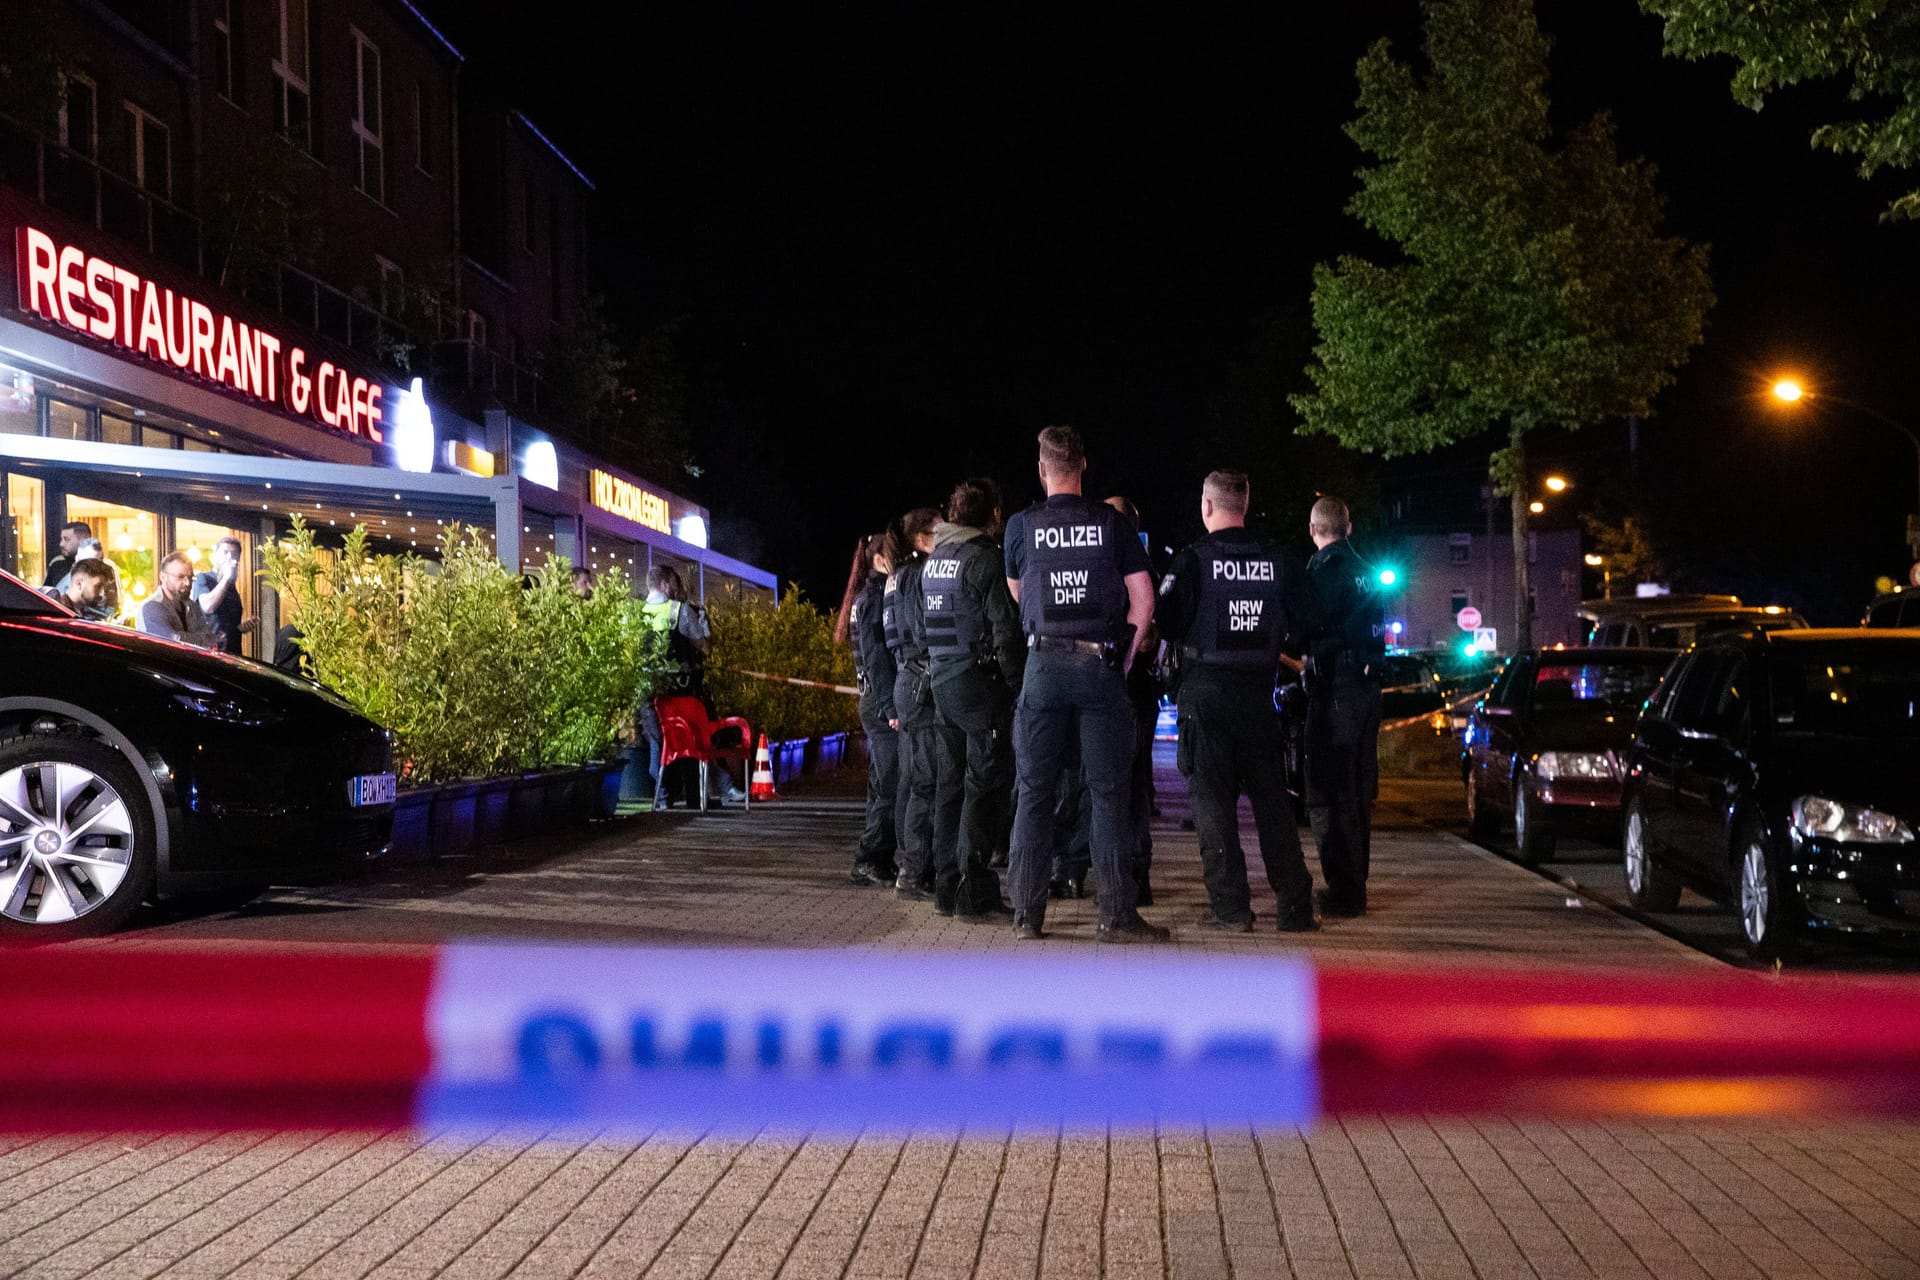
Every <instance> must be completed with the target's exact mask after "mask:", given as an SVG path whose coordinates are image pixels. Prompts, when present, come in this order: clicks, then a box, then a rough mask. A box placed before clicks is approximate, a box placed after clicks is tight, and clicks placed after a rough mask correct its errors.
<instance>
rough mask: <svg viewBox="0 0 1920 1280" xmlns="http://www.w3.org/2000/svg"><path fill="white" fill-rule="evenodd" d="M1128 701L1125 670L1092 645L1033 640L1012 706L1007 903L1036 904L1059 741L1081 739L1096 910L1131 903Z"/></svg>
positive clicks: (1039, 903) (1028, 909)
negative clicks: (1081, 648) (1013, 806)
mask: <svg viewBox="0 0 1920 1280" xmlns="http://www.w3.org/2000/svg"><path fill="white" fill-rule="evenodd" d="M1133 731H1134V715H1133V707H1132V705H1131V704H1130V703H1128V701H1127V686H1126V680H1125V678H1124V677H1123V676H1122V675H1121V674H1120V673H1119V672H1118V671H1115V670H1113V669H1112V668H1111V667H1109V666H1107V664H1106V663H1105V662H1104V661H1102V660H1101V659H1100V658H1099V657H1098V656H1096V655H1094V654H1082V653H1074V652H1067V651H1062V650H1056V649H1036V650H1034V651H1033V652H1032V653H1031V654H1030V655H1029V656H1028V658H1027V676H1026V681H1025V683H1024V685H1023V687H1022V688H1021V691H1020V706H1019V709H1018V710H1017V711H1016V712H1015V713H1014V722H1013V740H1014V758H1015V760H1016V762H1017V769H1018V776H1019V781H1020V800H1019V806H1018V816H1017V818H1016V820H1015V822H1014V828H1013V849H1012V859H1011V862H1010V865H1009V869H1008V878H1009V881H1010V883H1009V885H1008V893H1009V896H1010V897H1011V898H1012V899H1013V909H1014V910H1015V911H1017V912H1020V913H1023V914H1025V915H1027V916H1029V917H1031V918H1036V919H1037V918H1040V917H1041V916H1043V915H1044V914H1045V908H1046V901H1047V880H1048V878H1049V874H1050V872H1051V870H1052V862H1053V822H1054V806H1055V803H1056V800H1057V795H1056V792H1057V789H1058V787H1059V785H1060V780H1061V767H1062V762H1063V761H1064V759H1065V758H1066V752H1067V744H1068V742H1069V741H1072V742H1075V743H1077V744H1078V746H1079V748H1080V768H1081V775H1082V776H1083V777H1084V778H1085V779H1086V783H1087V800H1088V803H1089V807H1090V809H1091V813H1090V815H1089V824H1088V825H1089V843H1090V846H1091V852H1092V855H1093V880H1094V893H1095V898H1096V902H1097V905H1098V907H1099V911H1100V919H1101V920H1102V921H1103V922H1106V923H1115V922H1119V921H1124V920H1127V919H1130V918H1131V917H1132V915H1133V913H1134V905H1135V887H1134V880H1133V867H1132V861H1133V831H1132V827H1131V824H1130V823H1129V821H1128V812H1127V790H1128V785H1129V781H1130V779H1131V777H1132V762H1133Z"/></svg>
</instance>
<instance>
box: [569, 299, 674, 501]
mask: <svg viewBox="0 0 1920 1280" xmlns="http://www.w3.org/2000/svg"><path fill="white" fill-rule="evenodd" d="M679 337H680V322H679V321H678V320H673V321H669V322H667V323H665V324H661V325H657V326H655V327H654V328H652V329H649V330H648V331H646V332H645V333H643V334H641V335H640V336H639V337H638V338H634V339H631V340H629V341H627V342H626V343H625V344H624V345H623V343H622V334H621V333H620V331H619V330H618V328H616V326H615V325H614V323H613V321H612V320H611V319H610V318H609V317H608V315H607V313H606V307H605V304H604V302H603V301H602V300H601V299H599V298H597V297H596V298H590V299H588V301H587V305H586V307H585V308H583V309H582V311H581V313H580V315H579V317H578V318H577V319H576V320H575V321H574V322H573V324H572V326H571V327H570V328H569V330H568V331H567V333H566V334H565V335H564V336H563V337H562V338H561V339H560V340H559V341H557V342H555V343H554V344H553V345H552V346H551V347H549V348H548V350H547V352H546V354H545V356H544V357H543V358H542V360H541V364H540V377H541V381H542V384H543V391H544V394H545V402H544V406H543V407H544V408H545V411H546V413H547V415H548V416H549V417H551V418H552V419H553V420H554V421H555V422H556V423H559V424H561V425H562V426H563V427H564V428H565V429H566V430H567V431H568V432H569V434H571V435H572V436H573V437H574V438H575V439H577V440H579V441H580V442H581V443H583V444H586V445H589V446H592V447H595V448H598V449H600V450H602V451H604V452H605V453H607V454H608V455H609V456H611V457H612V458H614V460H616V461H618V462H620V463H622V464H623V465H626V466H629V467H631V468H632V469H633V470H635V471H638V472H639V473H640V474H642V475H648V476H655V477H664V476H670V475H681V474H684V475H687V476H690V477H693V478H696V479H697V478H698V477H699V476H700V474H701V467H700V465H699V463H698V462H697V461H696V460H695V458H694V456H693V443H692V435H691V433H690V432H689V431H688V429H687V420H686V400H687V389H686V375H685V373H684V371H683V370H682V368H681V362H680V356H679V350H678V343H679Z"/></svg>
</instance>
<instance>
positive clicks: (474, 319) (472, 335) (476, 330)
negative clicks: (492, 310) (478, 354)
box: [467, 311, 487, 351]
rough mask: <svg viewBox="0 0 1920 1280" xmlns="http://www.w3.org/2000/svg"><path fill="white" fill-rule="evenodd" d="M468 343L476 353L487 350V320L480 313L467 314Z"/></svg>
mask: <svg viewBox="0 0 1920 1280" xmlns="http://www.w3.org/2000/svg"><path fill="white" fill-rule="evenodd" d="M467 341H468V342H470V343H472V344H473V349H474V350H475V351H485V350H486V349H487V318H486V317H485V316H483V315H481V314H480V313H479V312H478V311H469V312H467Z"/></svg>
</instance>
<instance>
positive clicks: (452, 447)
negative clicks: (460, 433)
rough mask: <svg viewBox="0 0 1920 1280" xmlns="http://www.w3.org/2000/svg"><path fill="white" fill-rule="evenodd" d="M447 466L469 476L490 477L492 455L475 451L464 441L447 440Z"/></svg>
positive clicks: (479, 450)
mask: <svg viewBox="0 0 1920 1280" xmlns="http://www.w3.org/2000/svg"><path fill="white" fill-rule="evenodd" d="M447 465H448V466H450V467H452V468H453V469H454V470H456V471H464V472H466V473H467V474H469V475H475V476H490V475H492V474H493V468H494V463H493V454H491V453H489V452H488V451H487V450H485V449H476V448H474V447H473V446H472V445H470V444H468V443H467V442H466V441H464V440H449V441H447Z"/></svg>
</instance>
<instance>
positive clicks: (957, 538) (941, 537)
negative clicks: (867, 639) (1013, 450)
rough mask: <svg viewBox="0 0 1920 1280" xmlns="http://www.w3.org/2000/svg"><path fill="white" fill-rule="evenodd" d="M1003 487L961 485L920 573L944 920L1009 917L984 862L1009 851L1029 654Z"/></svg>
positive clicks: (937, 902)
mask: <svg viewBox="0 0 1920 1280" xmlns="http://www.w3.org/2000/svg"><path fill="white" fill-rule="evenodd" d="M999 528H1000V486H999V485H997V484H995V483H994V482H993V481H991V480H986V479H975V480H966V481H963V482H962V483H961V484H960V485H959V486H958V487H956V488H955V489H954V491H953V496H952V497H951V498H950V499H948V501H947V518H946V519H945V520H943V521H941V522H940V523H939V524H936V525H935V526H934V527H933V550H932V551H931V552H930V553H929V554H928V556H927V559H926V561H925V562H924V563H923V564H922V565H921V566H920V594H921V599H922V606H921V616H922V619H923V626H924V627H925V631H926V640H927V654H928V669H929V674H930V676H931V680H932V684H933V709H934V717H935V727H934V732H933V750H934V772H935V783H934V822H933V830H934V836H933V841H934V847H933V856H934V889H933V894H934V897H933V909H934V911H935V913H937V914H939V915H957V916H970V917H984V916H987V915H991V914H995V913H998V912H1001V911H1004V910H1005V904H1004V903H1002V902H1001V900H1000V881H999V877H998V876H997V875H995V874H994V872H993V870H992V868H990V867H989V866H988V865H987V860H988V859H989V858H990V857H991V856H992V854H993V852H994V850H996V849H999V848H1002V847H1003V846H1004V842H1005V840H1006V838H1007V828H1008V826H1009V822H1010V815H1009V814H1008V813H1007V802H1008V800H1009V799H1010V797H1011V795H1012V788H1011V787H1010V785H1009V783H1010V782H1011V779H1012V776H1013V742H1012V738H1011V737H1010V730H1011V729H1012V724H1013V705H1014V699H1015V698H1016V697H1018V695H1019V692H1020V678H1021V671H1022V668H1023V667H1024V666H1025V662H1026V656H1027V655H1026V649H1025V647H1024V646H1023V645H1022V644H1021V642H1020V624H1019V619H1018V616H1017V615H1016V614H1015V612H1014V607H1013V599H1012V597H1011V596H1009V595H1008V594H1007V584H1006V582H1005V581H1004V580H1003V579H1002V577H1001V574H1000V564H1001V553H1000V545H999V544H998V543H997V542H995V541H994V540H993V535H994V534H995V533H996V532H998V530H999Z"/></svg>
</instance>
